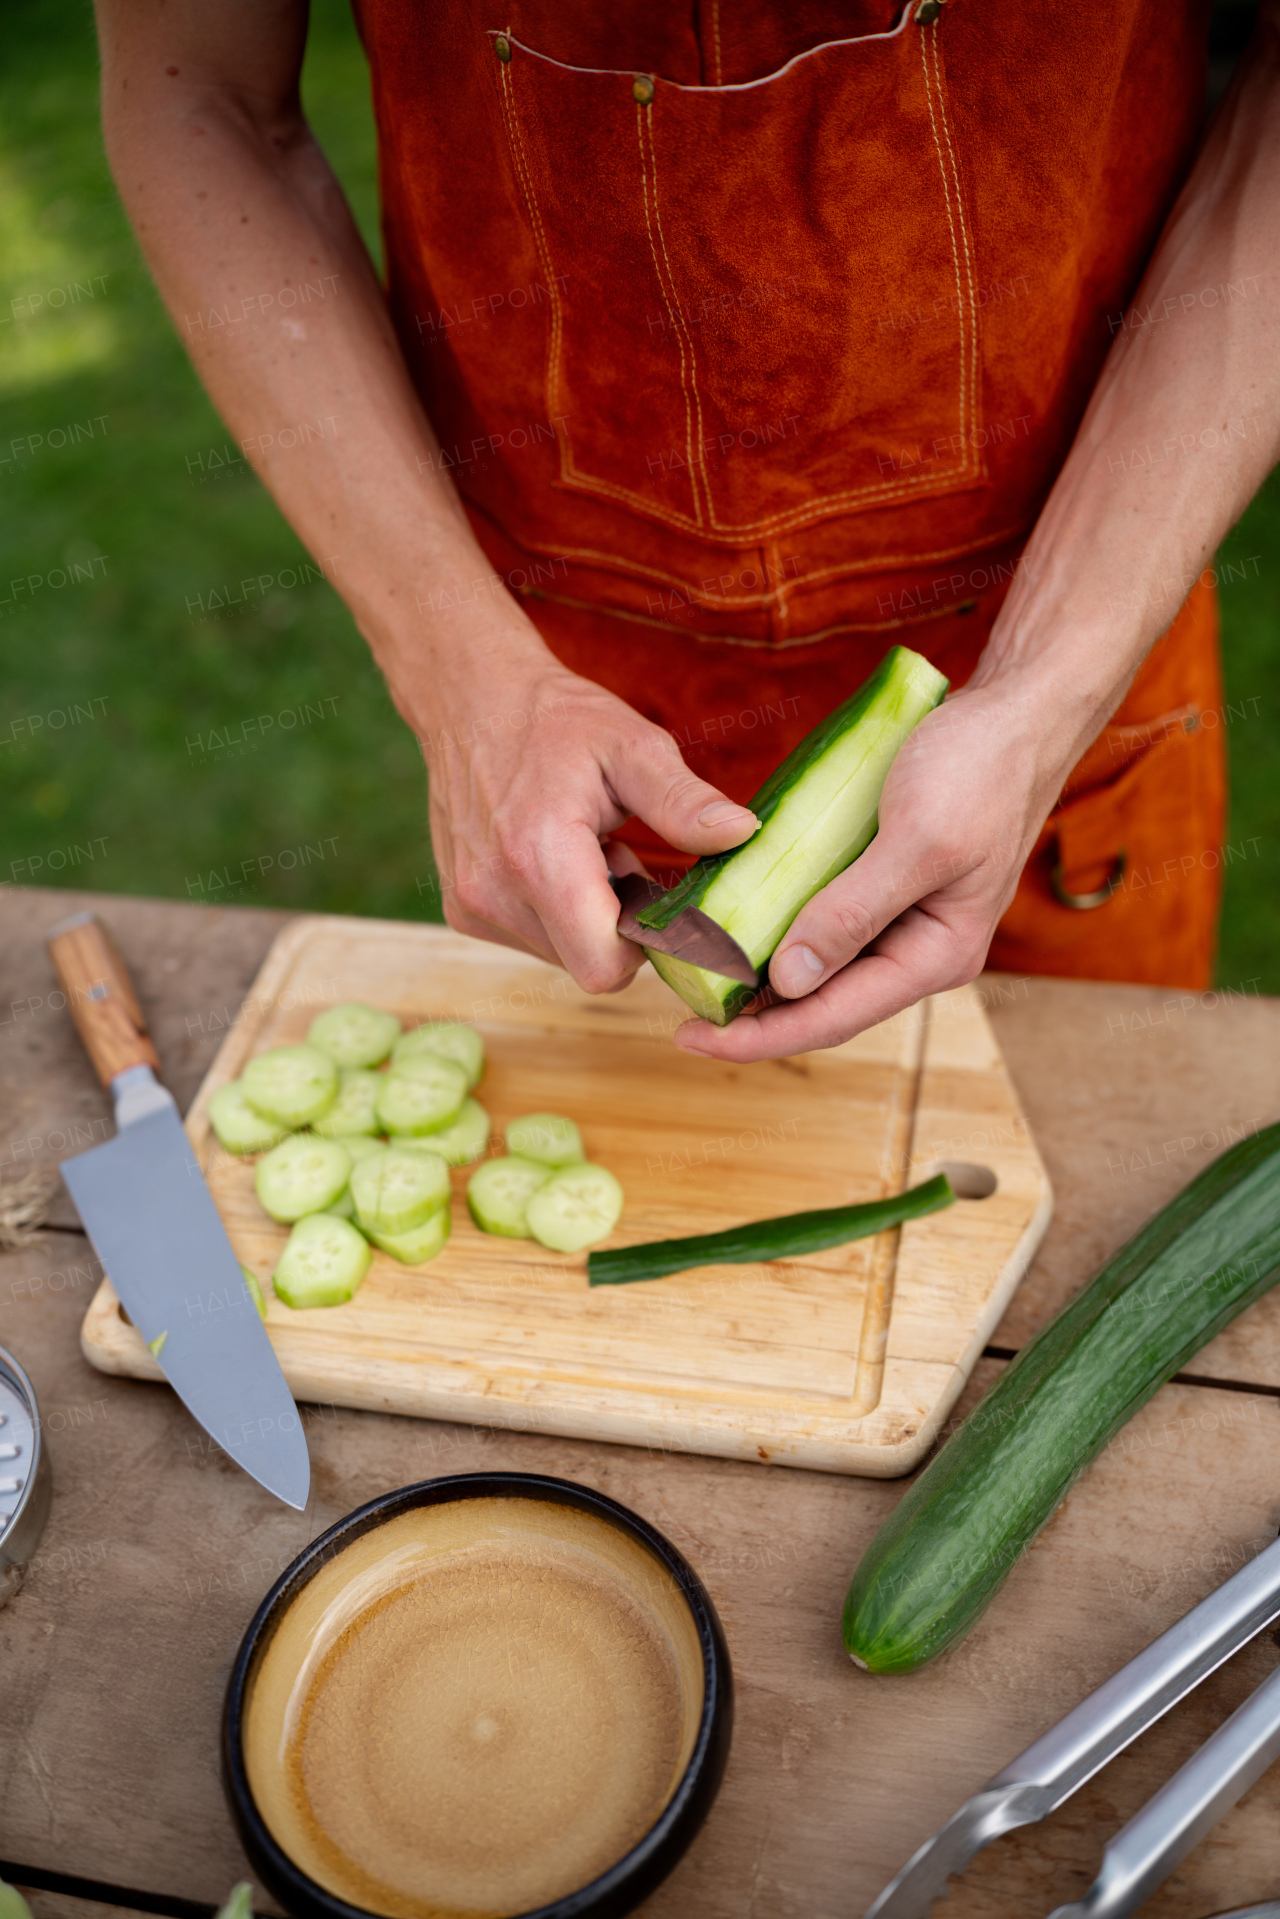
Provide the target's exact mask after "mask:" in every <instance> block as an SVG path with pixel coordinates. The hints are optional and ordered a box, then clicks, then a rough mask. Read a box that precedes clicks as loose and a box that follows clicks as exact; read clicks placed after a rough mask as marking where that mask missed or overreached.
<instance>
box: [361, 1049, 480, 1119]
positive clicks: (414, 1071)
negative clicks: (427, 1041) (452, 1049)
mask: <svg viewBox="0 0 1280 1919" xmlns="http://www.w3.org/2000/svg"><path fill="white" fill-rule="evenodd" d="M466 1097H467V1076H466V1074H465V1073H464V1072H463V1070H462V1068H461V1067H460V1066H458V1065H456V1064H455V1063H454V1061H453V1060H451V1059H443V1058H441V1056H440V1054H439V1053H419V1054H416V1055H415V1056H414V1057H413V1058H411V1059H407V1060H406V1061H405V1062H404V1064H403V1065H402V1066H396V1067H393V1068H392V1070H391V1071H390V1072H389V1073H384V1074H383V1076H382V1085H381V1086H380V1087H379V1089H378V1102H377V1106H378V1120H379V1122H380V1124H381V1125H382V1127H383V1128H384V1130H385V1131H386V1132H388V1133H434V1132H437V1131H438V1130H439V1129H440V1128H441V1127H443V1126H451V1125H452V1124H453V1122H454V1120H455V1119H457V1117H458V1115H459V1113H460V1112H461V1111H462V1102H463V1100H464V1099H465V1098H466Z"/></svg>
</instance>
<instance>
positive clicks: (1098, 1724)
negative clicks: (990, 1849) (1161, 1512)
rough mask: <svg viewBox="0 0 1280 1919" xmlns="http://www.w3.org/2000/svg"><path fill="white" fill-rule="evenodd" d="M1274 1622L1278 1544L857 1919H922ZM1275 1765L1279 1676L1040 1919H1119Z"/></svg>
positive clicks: (1094, 1695)
mask: <svg viewBox="0 0 1280 1919" xmlns="http://www.w3.org/2000/svg"><path fill="white" fill-rule="evenodd" d="M1276 1618H1280V1540H1277V1541H1276V1543H1275V1544H1274V1545H1272V1546H1268V1547H1267V1549H1266V1550H1265V1552H1261V1553H1259V1554H1258V1557H1257V1558H1256V1559H1255V1560H1253V1561H1252V1563H1251V1564H1250V1565H1248V1566H1244V1567H1242V1568H1241V1570H1240V1571H1239V1572H1238V1573H1235V1574H1233V1575H1232V1577H1231V1578H1230V1579H1228V1580H1227V1581H1226V1583H1225V1584H1224V1585H1222V1586H1220V1587H1219V1588H1218V1590H1217V1591H1216V1592H1214V1593H1210V1595H1209V1597H1208V1598H1207V1599H1204V1600H1202V1601H1201V1602H1200V1604H1199V1605H1198V1606H1194V1607H1193V1608H1192V1610H1191V1611H1190V1612H1189V1613H1188V1614H1187V1615H1186V1617H1185V1618H1183V1619H1180V1620H1179V1621H1178V1622H1177V1624H1176V1625H1173V1626H1170V1627H1169V1629H1168V1631H1167V1632H1162V1633H1161V1634H1160V1637H1159V1638H1158V1639H1153V1640H1152V1642H1151V1644H1150V1645H1149V1646H1147V1647H1146V1648H1145V1649H1144V1650H1143V1651H1142V1652H1140V1653H1139V1654H1138V1655H1137V1657H1136V1658H1134V1659H1131V1660H1130V1661H1129V1663H1128V1665H1127V1666H1122V1667H1121V1668H1120V1671H1119V1672H1118V1673H1116V1674H1115V1675H1114V1676H1113V1677H1112V1678H1111V1679H1108V1680H1106V1681H1105V1682H1104V1683H1103V1684H1102V1685H1101V1686H1099V1687H1098V1688H1097V1690H1096V1692H1091V1693H1090V1694H1089V1696H1088V1698H1087V1699H1082V1700H1081V1702H1080V1704H1079V1705H1078V1706H1076V1707H1075V1708H1074V1709H1073V1710H1072V1711H1071V1712H1069V1713H1068V1714H1067V1716H1066V1718H1065V1719H1060V1720H1059V1721H1058V1723H1057V1725H1056V1726H1053V1727H1051V1729H1050V1730H1049V1731H1048V1732H1047V1733H1045V1735H1044V1736H1043V1738H1041V1739H1037V1740H1036V1742H1035V1744H1034V1745H1031V1746H1028V1747H1027V1749H1026V1751H1025V1752H1024V1753H1021V1754H1020V1755H1019V1757H1018V1758H1017V1759H1015V1760H1014V1761H1013V1763H1012V1764H1011V1765H1008V1766H1006V1767H1005V1768H1004V1770H1003V1772H998V1773H997V1774H996V1776H995V1778H994V1779H992V1780H990V1781H989V1782H988V1783H987V1784H986V1785H985V1786H984V1787H983V1788H982V1790H981V1792H978V1793H975V1794H974V1796H973V1798H972V1799H970V1800H969V1801H968V1803H967V1804H966V1805H963V1806H961V1808H960V1810H959V1812H957V1813H954V1814H953V1815H952V1817H951V1818H950V1819H948V1821H947V1823H946V1825H945V1826H943V1827H942V1828H941V1830H940V1831H938V1832H936V1833H935V1834H934V1836H933V1838H932V1839H927V1840H926V1841H925V1843H924V1845H923V1846H921V1847H920V1849H919V1851H918V1852H916V1853H915V1854H913V1856H912V1857H911V1858H910V1859H909V1860H908V1861H907V1863H906V1865H905V1866H904V1867H903V1868H902V1871H901V1872H900V1873H899V1874H898V1876H897V1878H896V1879H894V1880H893V1881H891V1883H890V1884H889V1885H887V1886H886V1887H885V1889H884V1891H883V1892H882V1893H881V1894H880V1897H879V1898H878V1899H877V1900H876V1902H875V1904H874V1905H873V1906H871V1907H870V1908H869V1909H868V1911H867V1914H866V1919H928V1914H929V1908H930V1906H931V1905H932V1903H933V1901H934V1900H935V1899H938V1898H941V1896H942V1894H943V1892H944V1890H945V1887H946V1883H947V1880H948V1878H949V1877H950V1876H951V1874H952V1873H956V1872H963V1870H964V1868H965V1867H966V1866H967V1865H968V1863H969V1861H970V1860H971V1859H972V1858H973V1856H974V1854H975V1853H977V1852H979V1851H980V1850H981V1848H982V1847H983V1846H985V1845H988V1844H990V1842H991V1840H993V1839H998V1838H999V1837H1000V1835H1001V1834H1002V1833H1006V1832H1012V1831H1013V1829H1014V1828H1015V1826H1028V1825H1033V1824H1034V1823H1035V1822H1036V1821H1037V1820H1039V1819H1044V1818H1047V1816H1048V1815H1049V1813H1051V1812H1053V1811H1055V1810H1056V1809H1057V1807H1059V1806H1060V1805H1061V1804H1062V1803H1063V1801H1064V1800H1066V1799H1069V1798H1070V1797H1071V1795H1072V1793H1073V1792H1078V1791H1079V1789H1080V1787H1081V1786H1083V1785H1084V1784H1085V1783H1086V1781H1087V1780H1089V1779H1092V1777H1093V1775H1094V1774H1095V1773H1096V1772H1098V1771H1100V1770H1101V1768H1102V1767H1103V1766H1105V1765H1106V1764H1107V1762H1108V1760H1111V1759H1114V1758H1115V1756H1116V1754H1117V1753H1119V1752H1123V1750H1124V1748H1125V1747H1126V1746H1127V1745H1129V1744H1130V1743H1131V1742H1132V1741H1133V1740H1134V1739H1136V1738H1137V1737H1138V1735H1139V1734H1140V1733H1144V1732H1145V1731H1146V1730H1147V1728H1148V1727H1149V1726H1153V1725H1154V1724H1155V1722H1156V1720H1157V1719H1160V1718H1162V1717H1163V1715H1164V1714H1165V1713H1167V1712H1168V1711H1169V1710H1170V1708H1171V1707H1173V1706H1176V1705H1177V1703H1178V1701H1179V1700H1180V1699H1183V1698H1185V1697H1186V1695H1187V1693H1189V1692H1191V1691H1192V1690H1193V1688H1194V1687H1196V1686H1198V1685H1199V1684H1200V1681H1201V1680H1202V1679H1207V1678H1208V1676H1209V1674H1210V1673H1211V1672H1214V1671H1216V1669H1217V1668H1218V1667H1219V1666H1220V1665H1222V1664H1223V1662H1224V1661H1225V1660H1227V1659H1229V1658H1230V1657H1231V1655H1232V1653H1234V1652H1238V1651H1239V1649H1240V1648H1241V1646H1243V1645H1246V1644H1247V1643H1248V1641H1249V1640H1250V1639H1252V1638H1253V1637H1254V1635H1255V1634H1256V1633H1259V1632H1261V1631H1262V1629H1263V1627H1264V1626H1268V1625H1270V1624H1271V1622H1272V1620H1274V1619H1276ZM1277 1757H1280V1668H1278V1669H1277V1670H1276V1671H1275V1672H1273V1673H1272V1674H1271V1675H1270V1676H1269V1677H1268V1678H1267V1679H1264V1680H1263V1682H1262V1684H1261V1685H1260V1686H1259V1687H1258V1688H1257V1690H1256V1691H1255V1692H1253V1693H1252V1694H1251V1695H1250V1697H1249V1698H1248V1699H1246V1700H1245V1702H1244V1704H1243V1705H1242V1706H1241V1707H1239V1709H1238V1710H1237V1711H1236V1712H1234V1713H1232V1715H1231V1717H1230V1719H1228V1720H1226V1721H1225V1723H1224V1724H1223V1725H1221V1726H1219V1728H1218V1730H1217V1732H1215V1733H1214V1734H1213V1736H1212V1738H1210V1739H1208V1740H1206V1741H1205V1743H1204V1745H1203V1746H1201V1747H1200V1749H1199V1751H1198V1752H1195V1753H1193V1754H1192V1756H1191V1758H1190V1759H1189V1760H1188V1761H1187V1763H1186V1765H1185V1766H1183V1767H1182V1768H1181V1770H1180V1771H1179V1772H1176V1773H1175V1774H1174V1776H1173V1778H1172V1779H1170V1780H1169V1781H1168V1782H1167V1784H1165V1785H1164V1786H1162V1787H1161V1788H1160V1790H1159V1792H1158V1793H1156V1795H1155V1797H1154V1798H1152V1799H1150V1800H1149V1801H1148V1802H1147V1804H1146V1805H1145V1806H1143V1807H1142V1809H1141V1811H1140V1812H1137V1813H1135V1815H1134V1817H1133V1818H1132V1819H1131V1820H1130V1821H1129V1823H1128V1825H1127V1826H1125V1827H1123V1828H1122V1829H1121V1831H1119V1832H1118V1833H1117V1834H1116V1836H1115V1838H1114V1839H1113V1840H1112V1841H1111V1843H1110V1845H1109V1846H1108V1847H1107V1848H1106V1850H1105V1852H1104V1853H1103V1855H1102V1866H1101V1869H1100V1871H1099V1873H1098V1876H1097V1878H1096V1879H1095V1880H1094V1882H1093V1884H1092V1885H1091V1886H1090V1888H1089V1890H1088V1892H1087V1893H1086V1894H1085V1895H1084V1898H1083V1899H1079V1900H1076V1901H1074V1902H1073V1903H1072V1904H1070V1905H1066V1906H1058V1907H1056V1908H1055V1909H1054V1911H1053V1912H1052V1913H1051V1914H1050V1915H1049V1919H1121V1915H1123V1914H1125V1913H1130V1912H1132V1911H1133V1910H1134V1909H1135V1907H1137V1906H1139V1905H1141V1903H1142V1901H1143V1900H1144V1899H1146V1898H1148V1897H1149V1895H1150V1894H1151V1893H1152V1891H1154V1889H1155V1887H1156V1886H1158V1885H1159V1884H1160V1883H1161V1881H1162V1880H1163V1879H1165V1878H1166V1877H1167V1876H1168V1874H1169V1873H1171V1872H1172V1871H1173V1869H1174V1867H1175V1866H1176V1865H1177V1864H1178V1862H1179V1860H1181V1859H1184V1858H1185V1857H1186V1855H1187V1854H1188V1853H1189V1852H1190V1850H1191V1848H1192V1847H1193V1846H1194V1845H1195V1844H1196V1843H1197V1841H1199V1840H1200V1839H1202V1838H1203V1837H1204V1835H1205V1833H1206V1832H1208V1831H1209V1829H1210V1827H1211V1826H1213V1825H1215V1824H1216V1823H1217V1821H1218V1820H1219V1819H1220V1818H1221V1817H1222V1815H1223V1813H1224V1812H1226V1811H1227V1809H1228V1807H1230V1806H1233V1805H1234V1804H1235V1802H1236V1800H1237V1799H1239V1798H1240V1797H1241V1795H1242V1794H1243V1793H1245V1792H1246V1791H1247V1790H1248V1788H1249V1787H1250V1786H1251V1785H1252V1784H1253V1782H1254V1780H1255V1779H1258V1778H1260V1777H1261V1775H1262V1774H1263V1773H1264V1772H1265V1771H1266V1769H1267V1767H1268V1766H1269V1765H1270V1764H1271V1761H1272V1760H1273V1759H1275V1758H1277Z"/></svg>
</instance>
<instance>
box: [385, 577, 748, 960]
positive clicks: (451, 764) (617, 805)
mask: <svg viewBox="0 0 1280 1919" xmlns="http://www.w3.org/2000/svg"><path fill="white" fill-rule="evenodd" d="M504 598H505V596H504ZM500 618H501V619H502V623H503V624H504V625H506V626H508V627H515V626H516V623H517V622H519V623H521V624H522V625H526V626H527V625H528V623H527V622H526V621H525V620H524V616H523V614H522V613H520V612H519V611H518V609H516V608H514V607H509V611H508V612H506V613H505V614H504V615H500ZM512 638H513V639H514V641H515V645H514V646H513V647H511V646H509V647H504V649H503V665H502V668H501V670H500V671H499V672H495V674H494V675H493V676H492V677H491V676H490V675H488V674H476V673H471V674H469V675H467V676H465V678H458V679H457V680H455V681H454V683H453V685H452V687H451V688H450V689H449V696H448V697H447V700H446V702H445V703H444V705H443V706H442V705H440V704H436V705H435V707H434V710H433V717H434V718H435V719H436V721H437V723H436V724H433V725H432V726H431V727H430V728H429V729H427V730H425V731H424V732H423V735H422V743H423V750H424V752H425V754H426V757H427V764H428V768H429V772H430V780H431V839H432V845H433V847H434V849H435V856H436V862H437V865H438V867H439V870H440V875H441V881H442V888H443V900H444V910H445V917H446V919H447V920H448V922H449V924H450V925H451V926H453V927H456V928H457V929H458V931H459V932H462V933H474V934H476V935H478V936H479V937H480V938H481V939H489V940H497V941H499V942H501V943H502V944H503V945H507V946H516V947H519V948H521V949H522V950H524V951H526V952H531V953H538V954H540V955H541V956H542V958H544V959H549V960H554V961H558V962H559V964H560V965H562V966H564V967H565V968H566V969H567V970H568V971H569V972H570V973H571V974H572V975H573V977H574V979H575V980H576V981H577V983H578V985H579V986H582V987H585V988H586V990H587V991H588V992H591V993H604V992H615V991H616V990H617V989H618V988H619V987H621V986H625V985H626V984H627V982H628V981H629V980H630V978H631V976H632V974H633V973H634V972H635V970H636V968H637V967H638V966H639V965H640V964H641V962H642V959H643V955H642V953H641V951H640V948H639V947H638V946H633V945H632V944H631V943H630V942H629V941H628V940H624V939H620V938H619V937H618V934H617V931H616V924H617V918H618V902H617V899H616V898H615V896H614V894H613V893H612V891H611V890H610V887H609V872H610V870H612V871H614V872H626V871H636V870H638V869H639V862H638V861H637V860H636V859H635V857H634V855H632V854H631V853H630V852H629V851H628V849H627V848H625V847H623V846H617V847H608V848H604V847H602V846H601V840H602V839H603V838H604V836H605V835H606V834H608V833H610V832H612V831H613V830H614V829H615V828H616V827H619V826H621V824H622V822H623V821H624V820H625V819H627V818H628V817H629V816H630V815H631V814H633V813H634V814H636V815H638V816H639V818H641V819H643V820H644V821H645V822H646V824H647V825H649V826H651V827H653V828H654V829H655V830H656V831H657V832H658V833H660V834H661V835H662V837H663V838H664V839H665V840H668V841H669V842H670V843H671V844H672V845H673V846H678V847H680V848H682V849H683V850H684V851H685V852H688V853H720V852H724V851H726V850H727V849H728V848H729V847H732V846H737V845H739V844H740V843H741V842H742V841H743V840H745V839H746V838H747V837H748V836H749V835H750V834H751V833H753V832H754V831H755V827H756V820H755V816H754V814H752V813H751V812H749V811H748V809H747V808H746V807H744V806H738V805H737V804H736V803H735V802H734V801H733V800H729V799H726V798H725V796H724V794H723V793H721V792H720V791H719V790H718V789H717V788H716V787H714V786H708V784H707V782H706V781H705V780H700V779H699V778H698V777H697V775H696V774H694V773H691V772H690V771H689V768H688V767H687V766H686V765H685V763H684V761H683V760H682V759H681V757H680V752H679V748H678V747H677V746H676V744H675V741H674V740H673V739H672V738H671V735H670V734H669V733H665V732H663V730H662V728H661V727H658V726H653V725H652V724H651V723H650V722H649V721H648V720H645V719H642V718H641V716H640V715H639V714H638V713H636V712H634V711H633V710H632V708H631V707H629V706H627V705H625V704H624V702H623V701H622V700H620V699H617V698H615V696H614V695H613V694H612V693H608V692H606V691H605V689H604V688H603V687H601V686H596V685H594V684H593V682H591V681H590V680H584V679H580V678H579V677H578V676H577V675H576V674H574V673H570V672H569V671H568V670H567V669H566V668H564V667H562V666H560V665H559V663H558V662H557V661H556V660H555V659H554V657H553V656H552V655H551V654H550V653H549V652H548V651H547V649H546V648H545V647H544V646H543V645H542V642H541V640H540V639H539V638H538V636H537V634H536V633H534V631H533V629H532V627H529V628H528V634H527V635H522V634H520V633H519V631H518V630H517V631H516V632H515V633H514V634H513V635H512ZM442 716H443V723H438V722H439V721H440V719H441V717H442ZM606 859H607V861H608V863H606Z"/></svg>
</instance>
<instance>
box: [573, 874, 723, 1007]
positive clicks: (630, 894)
mask: <svg viewBox="0 0 1280 1919" xmlns="http://www.w3.org/2000/svg"><path fill="white" fill-rule="evenodd" d="M609 884H610V886H612V888H613V890H614V892H615V893H616V894H617V896H618V900H619V903H620V905H621V907H622V911H621V912H620V913H619V914H618V931H619V933H620V934H621V935H622V938H623V939H625V940H631V941H632V943H633V944H634V945H636V946H650V947H652V948H653V950H654V952H655V953H670V954H671V955H672V957H673V958H674V959H682V960H684V961H685V962H686V963H687V964H688V965H690V966H701V967H703V968H704V969H705V970H706V971H707V972H708V973H719V974H720V975H721V977H722V978H724V979H736V980H740V981H741V982H742V984H743V985H744V986H759V984H760V975H759V974H758V973H757V972H756V969H755V967H754V966H753V965H752V964H751V961H750V960H749V959H748V958H747V956H746V954H745V953H744V952H743V950H742V948H741V947H740V946H739V944H738V942H737V940H736V939H734V937H733V935H732V934H731V933H726V932H725V930H724V928H723V926H720V925H718V924H717V922H716V921H715V920H713V919H712V918H711V916H710V914H709V913H703V912H700V911H699V909H698V908H697V907H696V906H686V907H685V909H684V911H683V912H682V913H677V914H676V917H675V918H674V919H673V920H672V922H671V924H670V926H664V927H663V928H662V930H661V932H655V931H654V930H653V928H652V927H649V926H641V924H640V922H639V920H638V919H637V918H636V915H637V913H639V912H641V911H642V910H643V909H644V908H645V907H646V906H652V905H653V902H654V901H655V900H660V899H661V898H662V896H663V894H664V893H665V892H666V890H667V889H666V887H665V886H660V885H659V884H658V882H657V880H651V879H648V878H646V876H645V875H644V874H643V873H623V874H621V875H617V874H615V875H614V876H613V877H612V878H611V879H610V881H609Z"/></svg>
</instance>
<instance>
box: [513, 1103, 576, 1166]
mask: <svg viewBox="0 0 1280 1919" xmlns="http://www.w3.org/2000/svg"><path fill="white" fill-rule="evenodd" d="M507 1151H508V1152H509V1153H518V1154H519V1155H520V1156H521V1158H522V1159H536V1160H537V1161H538V1162H539V1164H540V1165H542V1166H574V1165H577V1164H579V1163H580V1162H581V1161H583V1160H585V1158H586V1154H585V1153H584V1152H583V1150H582V1134H581V1133H580V1132H579V1131H578V1129H577V1127H576V1126H575V1124H574V1122H573V1121H572V1120H571V1119H565V1118H564V1117H563V1115H562V1114H560V1113H524V1114H522V1115H521V1117H520V1118H519V1119H513V1120H512V1122H511V1124H510V1126H508V1128H507Z"/></svg>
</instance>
